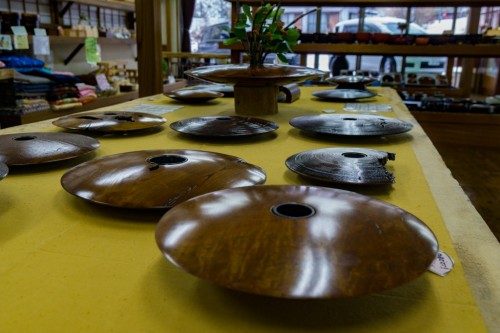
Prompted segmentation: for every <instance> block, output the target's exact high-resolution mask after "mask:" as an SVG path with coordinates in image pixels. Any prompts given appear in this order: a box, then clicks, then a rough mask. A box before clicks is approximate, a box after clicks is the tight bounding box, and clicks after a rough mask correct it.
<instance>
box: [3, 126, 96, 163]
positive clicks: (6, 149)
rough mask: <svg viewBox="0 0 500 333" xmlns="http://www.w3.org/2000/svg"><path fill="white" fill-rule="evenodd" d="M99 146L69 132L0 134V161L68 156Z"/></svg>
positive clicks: (52, 159) (47, 160)
mask: <svg viewBox="0 0 500 333" xmlns="http://www.w3.org/2000/svg"><path fill="white" fill-rule="evenodd" d="M97 148H99V141H97V140H96V139H94V138H90V137H88V136H84V135H79V134H71V133H41V132H40V133H39V132H36V133H17V134H6V135H0V162H3V163H5V164H7V165H8V166H21V165H32V164H43V163H50V162H57V161H63V160H69V159H72V158H76V157H80V156H83V155H85V154H88V153H90V152H92V151H94V150H95V149H97Z"/></svg>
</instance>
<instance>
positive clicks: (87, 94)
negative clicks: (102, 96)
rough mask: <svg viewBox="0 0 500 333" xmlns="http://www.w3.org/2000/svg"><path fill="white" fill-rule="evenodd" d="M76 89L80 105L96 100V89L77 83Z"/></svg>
mask: <svg viewBox="0 0 500 333" xmlns="http://www.w3.org/2000/svg"><path fill="white" fill-rule="evenodd" d="M76 87H77V88H78V92H79V94H80V98H79V102H80V103H82V104H87V103H90V102H93V101H95V100H96V99H97V94H96V87H94V86H91V85H88V84H85V83H77V84H76Z"/></svg>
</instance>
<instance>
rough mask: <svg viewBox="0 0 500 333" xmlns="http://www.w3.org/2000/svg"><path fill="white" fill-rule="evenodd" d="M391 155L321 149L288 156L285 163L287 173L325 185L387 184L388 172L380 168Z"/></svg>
mask: <svg viewBox="0 0 500 333" xmlns="http://www.w3.org/2000/svg"><path fill="white" fill-rule="evenodd" d="M394 159H395V155H394V154H391V153H387V152H384V151H378V150H373V149H363V148H323V149H314V150H308V151H303V152H300V153H297V154H295V155H292V156H290V157H289V158H288V159H287V160H286V161H285V164H286V166H287V167H288V169H290V170H291V171H293V172H295V173H297V174H299V175H301V176H303V177H306V178H309V179H313V180H316V181H320V182H325V183H328V184H331V183H334V184H348V185H388V184H392V183H393V182H394V176H393V175H392V173H390V172H389V171H387V170H386V168H385V167H384V166H385V164H386V163H387V161H388V160H394Z"/></svg>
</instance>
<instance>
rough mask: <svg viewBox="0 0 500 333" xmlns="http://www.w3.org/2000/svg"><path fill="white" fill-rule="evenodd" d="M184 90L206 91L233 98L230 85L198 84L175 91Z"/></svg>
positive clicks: (232, 87) (232, 90) (232, 88)
mask: <svg viewBox="0 0 500 333" xmlns="http://www.w3.org/2000/svg"><path fill="white" fill-rule="evenodd" d="M185 90H193V91H194V90H208V91H215V92H218V93H222V94H224V97H233V96H234V86H233V85H231V84H198V85H196V86H189V87H185V88H181V89H179V90H177V91H185Z"/></svg>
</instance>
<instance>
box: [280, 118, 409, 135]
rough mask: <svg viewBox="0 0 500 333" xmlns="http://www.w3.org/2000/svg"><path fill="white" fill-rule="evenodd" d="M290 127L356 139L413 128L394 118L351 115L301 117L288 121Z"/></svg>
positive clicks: (403, 131) (398, 132)
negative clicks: (355, 137)
mask: <svg viewBox="0 0 500 333" xmlns="http://www.w3.org/2000/svg"><path fill="white" fill-rule="evenodd" d="M290 125H292V126H293V127H295V128H298V129H300V130H302V131H304V132H308V133H311V134H321V135H332V136H358V137H361V136H383V135H393V134H400V133H405V132H408V131H410V130H411V129H412V128H413V125H412V124H411V123H408V122H405V121H402V120H399V119H395V118H388V117H382V116H374V115H352V114H336V115H319V116H316V115H315V116H301V117H296V118H293V119H292V120H290Z"/></svg>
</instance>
